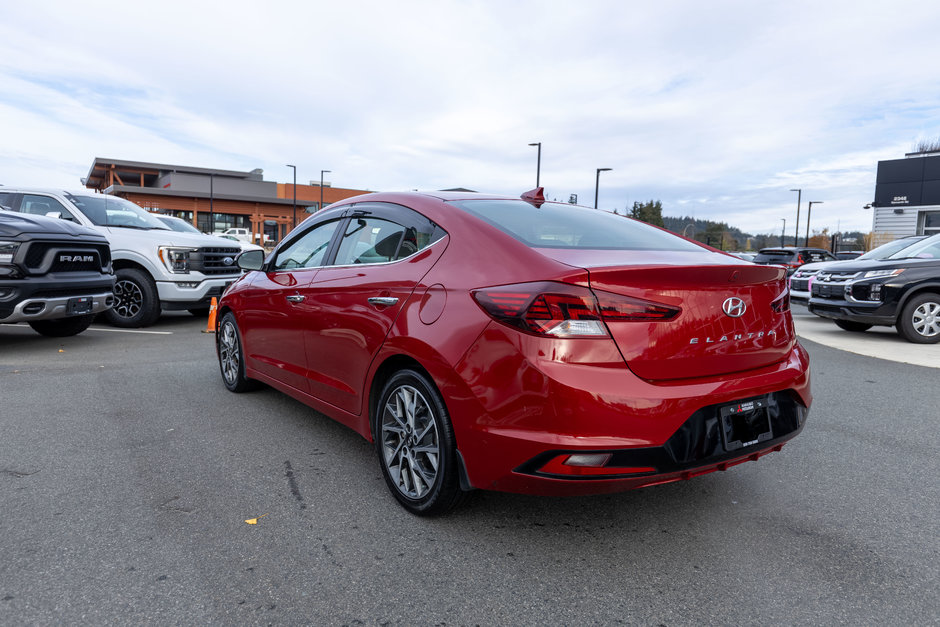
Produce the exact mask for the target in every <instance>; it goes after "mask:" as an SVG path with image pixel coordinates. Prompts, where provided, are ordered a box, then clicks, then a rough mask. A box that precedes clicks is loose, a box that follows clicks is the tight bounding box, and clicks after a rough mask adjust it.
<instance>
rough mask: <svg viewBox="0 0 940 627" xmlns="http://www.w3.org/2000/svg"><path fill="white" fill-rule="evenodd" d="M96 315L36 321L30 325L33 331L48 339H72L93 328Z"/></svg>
mask: <svg viewBox="0 0 940 627" xmlns="http://www.w3.org/2000/svg"><path fill="white" fill-rule="evenodd" d="M94 319H95V314H88V315H87V316H75V317H74V318H59V319H58V320H35V321H33V322H30V323H29V326H31V327H32V328H33V331H35V332H36V333H39V334H40V335H45V336H46V337H70V336H72V335H78V334H79V333H81V332H82V331H84V330H85V329H87V328H88V327H90V326H91V321H92V320H94Z"/></svg>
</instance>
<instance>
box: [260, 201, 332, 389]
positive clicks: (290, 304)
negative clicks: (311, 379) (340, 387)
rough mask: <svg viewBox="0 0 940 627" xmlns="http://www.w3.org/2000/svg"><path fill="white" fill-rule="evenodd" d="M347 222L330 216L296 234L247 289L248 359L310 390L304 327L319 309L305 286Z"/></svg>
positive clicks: (267, 372) (276, 376)
mask: <svg viewBox="0 0 940 627" xmlns="http://www.w3.org/2000/svg"><path fill="white" fill-rule="evenodd" d="M342 222H343V221H342V219H333V220H327V221H325V222H322V223H319V224H315V225H313V226H311V227H310V228H307V229H305V230H304V231H303V232H302V233H300V234H298V235H297V236H296V237H294V238H292V241H290V242H288V243H287V244H286V245H285V246H283V247H282V248H280V249H278V251H277V252H276V254H275V255H276V256H275V258H274V259H273V260H272V261H271V262H270V263H269V264H268V265H267V267H266V271H265V272H258V273H256V276H254V277H252V282H251V286H250V287H249V288H248V289H247V290H245V295H244V301H243V305H242V312H243V313H242V315H243V323H242V324H241V326H242V329H243V331H242V335H243V340H244V351H245V359H246V363H247V364H248V366H249V367H251V368H253V369H255V370H257V371H258V372H260V373H263V374H265V375H267V376H269V377H271V378H273V379H275V380H277V381H279V382H281V383H284V384H286V385H289V386H291V387H293V388H296V389H298V390H300V391H302V392H309V384H308V375H307V356H306V354H305V349H304V331H305V329H306V327H307V324H309V317H310V316H311V315H313V312H314V308H313V307H312V306H311V303H310V302H307V301H306V297H305V296H304V294H303V289H304V288H305V287H306V286H307V285H309V284H310V282H311V281H313V279H314V277H315V276H316V274H317V272H318V271H319V269H320V267H321V266H322V265H323V263H324V262H325V260H326V259H327V253H328V252H329V250H330V244H331V242H332V240H333V236H334V234H335V233H336V231H337V227H338V225H339V224H341V223H342Z"/></svg>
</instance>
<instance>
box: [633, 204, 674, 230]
mask: <svg viewBox="0 0 940 627" xmlns="http://www.w3.org/2000/svg"><path fill="white" fill-rule="evenodd" d="M630 217H631V218H634V219H636V220H640V221H641V222H646V223H647V224H652V225H653V226H659V227H663V228H665V226H666V225H665V223H664V222H663V203H661V202H660V201H658V200H656V201H653V200H650V201H649V202H646V203H643V204H640V203H639V202H634V203H633V209H631V210H630Z"/></svg>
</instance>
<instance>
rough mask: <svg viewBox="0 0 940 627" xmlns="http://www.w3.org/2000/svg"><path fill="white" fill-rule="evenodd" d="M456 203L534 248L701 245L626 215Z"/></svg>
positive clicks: (512, 203) (518, 203)
mask: <svg viewBox="0 0 940 627" xmlns="http://www.w3.org/2000/svg"><path fill="white" fill-rule="evenodd" d="M453 204H454V205H456V206H457V207H460V208H461V209H463V210H465V211H467V212H469V213H471V214H473V215H475V216H477V217H478V218H480V219H482V220H484V221H485V222H488V223H489V224H491V225H493V226H495V227H496V228H498V229H499V230H501V231H503V232H504V233H507V234H509V235H511V236H512V237H514V238H516V239H517V240H519V241H521V242H522V243H524V244H526V245H528V246H531V247H532V248H574V249H595V250H596V249H603V250H685V251H692V250H694V251H698V252H702V250H703V249H702V247H700V246H697V245H696V244H692V243H691V242H687V241H686V240H684V239H682V238H680V237H678V236H676V235H673V234H671V233H668V232H666V231H662V230H660V229H657V228H656V227H653V226H649V225H648V224H644V223H643V222H638V221H637V220H631V219H629V218H626V217H625V216H618V215H614V214H613V213H608V212H606V211H601V210H598V209H590V208H588V207H580V206H577V205H569V204H563V203H551V202H547V203H544V204H543V205H542V206H541V207H536V206H535V205H532V204H529V203H527V202H526V201H524V200H514V199H504V200H461V201H454V202H453Z"/></svg>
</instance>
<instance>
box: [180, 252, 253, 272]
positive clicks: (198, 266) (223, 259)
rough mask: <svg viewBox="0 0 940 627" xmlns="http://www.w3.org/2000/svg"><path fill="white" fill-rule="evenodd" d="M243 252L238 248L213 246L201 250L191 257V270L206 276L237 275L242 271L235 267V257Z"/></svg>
mask: <svg viewBox="0 0 940 627" xmlns="http://www.w3.org/2000/svg"><path fill="white" fill-rule="evenodd" d="M240 252H241V248H237V247H228V246H224V247H219V246H212V247H206V248H200V249H199V250H198V251H197V252H195V253H193V254H192V256H191V257H190V269H191V270H193V271H194V272H202V273H203V274H206V275H213V276H217V275H226V274H231V275H236V274H240V273H241V269H240V268H239V267H238V266H237V265H235V257H236V256H238V253H240Z"/></svg>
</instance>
